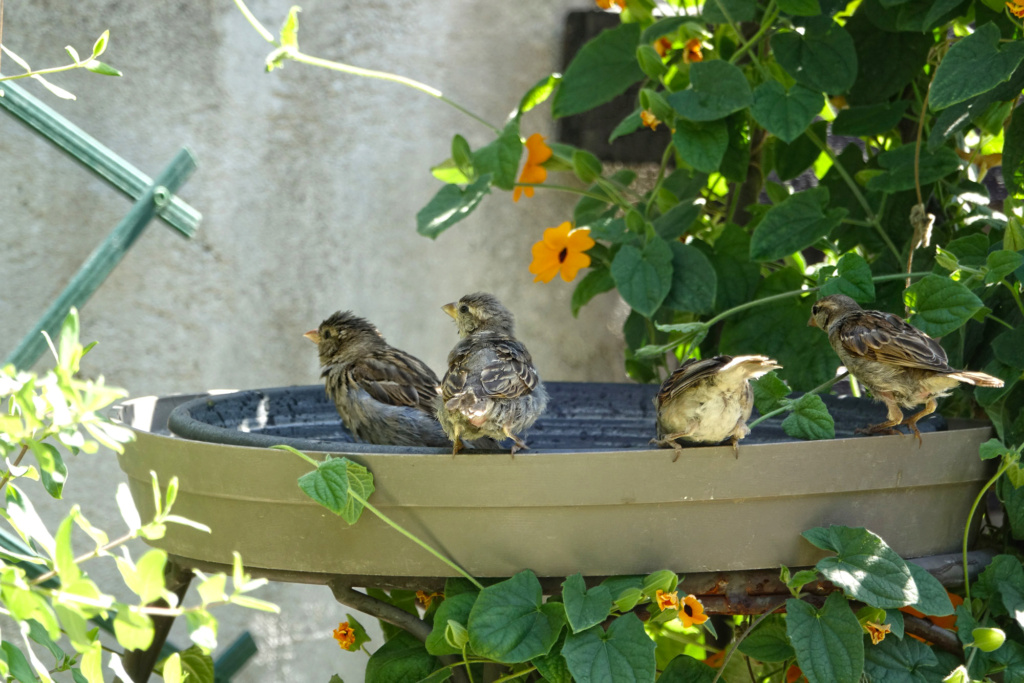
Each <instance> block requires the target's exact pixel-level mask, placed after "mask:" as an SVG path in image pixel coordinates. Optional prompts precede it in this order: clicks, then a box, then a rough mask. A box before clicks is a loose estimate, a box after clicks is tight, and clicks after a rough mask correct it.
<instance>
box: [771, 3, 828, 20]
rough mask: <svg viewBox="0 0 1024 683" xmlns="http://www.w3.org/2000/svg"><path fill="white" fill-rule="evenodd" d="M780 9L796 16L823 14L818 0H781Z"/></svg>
mask: <svg viewBox="0 0 1024 683" xmlns="http://www.w3.org/2000/svg"><path fill="white" fill-rule="evenodd" d="M778 4H779V10H780V11H782V12H785V13H786V14H791V15H793V16H794V17H816V16H818V15H819V14H821V4H819V2H818V0H779V3H778Z"/></svg>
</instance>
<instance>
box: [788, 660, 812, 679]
mask: <svg viewBox="0 0 1024 683" xmlns="http://www.w3.org/2000/svg"><path fill="white" fill-rule="evenodd" d="M801 680H803V681H806V680H807V679H806V678H805V677H804V672H803V671H801V670H800V667H799V666H797V665H796V664H794V665H792V666H791V667H789V668H788V669H786V683H798V682H799V681H801Z"/></svg>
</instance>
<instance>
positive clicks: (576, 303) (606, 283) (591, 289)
mask: <svg viewBox="0 0 1024 683" xmlns="http://www.w3.org/2000/svg"><path fill="white" fill-rule="evenodd" d="M612 289H615V280H613V279H612V274H611V272H610V271H609V270H608V269H607V268H595V269H594V270H592V271H590V272H589V273H587V274H586V275H585V276H584V277H583V279H582V280H580V281H579V283H578V284H577V285H576V289H574V290H573V292H572V304H571V305H572V317H574V318H575V317H576V316H577V315H579V312H580V309H581V308H583V306H584V305H585V304H587V303H588V302H589V301H590V300H591V299H593V298H594V297H595V296H597V295H598V294H603V293H604V292H607V291H610V290H612Z"/></svg>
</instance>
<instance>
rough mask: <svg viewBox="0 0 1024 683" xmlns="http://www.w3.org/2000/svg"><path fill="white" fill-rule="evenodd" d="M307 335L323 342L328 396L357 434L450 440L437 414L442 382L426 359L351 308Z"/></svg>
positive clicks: (397, 441)
mask: <svg viewBox="0 0 1024 683" xmlns="http://www.w3.org/2000/svg"><path fill="white" fill-rule="evenodd" d="M304 336H305V337H306V338H308V339H309V340H310V341H312V342H314V343H315V344H316V345H317V350H318V351H319V353H320V365H321V366H322V367H323V372H322V373H321V377H323V378H324V379H325V386H326V390H327V395H328V396H330V398H331V400H333V401H334V405H335V407H337V409H338V414H339V415H340V416H341V419H342V421H343V422H344V423H345V426H346V427H348V429H349V431H351V432H352V434H353V435H354V436H355V437H356V438H357V439H359V440H360V441H365V442H367V443H375V444H390V445H396V446H435V447H437V446H446V445H447V444H448V438H447V436H446V435H445V433H444V431H443V430H442V429H441V425H440V424H438V422H437V419H436V417H435V415H434V406H435V403H436V401H437V397H438V395H439V394H440V392H441V389H440V382H439V381H438V379H437V375H435V374H434V371H433V370H431V369H430V368H429V367H427V366H426V364H425V363H423V361H421V360H419V359H418V358H416V357H414V356H411V355H409V354H408V353H406V352H405V351H402V350H400V349H396V348H395V347H393V346H391V345H390V344H388V343H387V342H386V341H384V337H383V336H382V335H381V333H380V332H378V331H377V328H376V327H374V326H373V325H372V324H371V323H370V322H368V321H367V320H365V319H363V318H360V317H358V316H356V315H353V314H352V313H351V312H349V311H338V312H337V313H335V314H334V315H332V316H331V317H329V318H328V319H327V320H325V321H323V322H322V323H320V327H319V328H318V329H315V330H310V331H309V332H307V333H306V334H305V335H304Z"/></svg>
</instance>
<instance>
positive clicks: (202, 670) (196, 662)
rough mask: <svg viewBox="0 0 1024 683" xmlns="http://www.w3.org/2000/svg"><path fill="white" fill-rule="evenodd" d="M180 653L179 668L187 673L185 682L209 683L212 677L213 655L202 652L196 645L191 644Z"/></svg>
mask: <svg viewBox="0 0 1024 683" xmlns="http://www.w3.org/2000/svg"><path fill="white" fill-rule="evenodd" d="M179 654H180V655H181V669H182V671H183V672H184V673H187V674H188V676H189V677H188V682H187V683H209V682H211V681H213V680H214V677H213V657H211V656H210V655H208V654H206V653H204V652H203V649H202V648H201V647H199V646H198V645H192V646H191V647H189V648H188V649H187V650H183V651H181V652H180V653H179Z"/></svg>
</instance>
